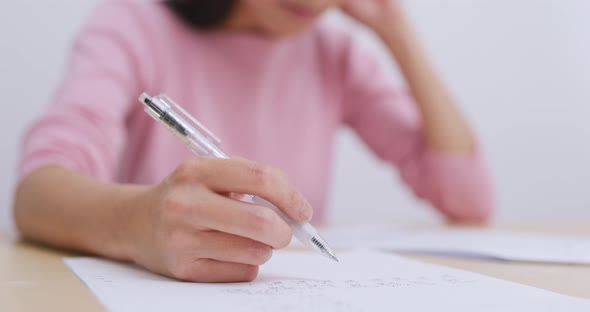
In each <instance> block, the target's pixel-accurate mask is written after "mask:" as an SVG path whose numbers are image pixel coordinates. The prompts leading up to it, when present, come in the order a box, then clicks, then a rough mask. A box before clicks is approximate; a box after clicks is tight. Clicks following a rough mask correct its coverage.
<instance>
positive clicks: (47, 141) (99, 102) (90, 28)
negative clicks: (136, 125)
mask: <svg viewBox="0 0 590 312" xmlns="http://www.w3.org/2000/svg"><path fill="white" fill-rule="evenodd" d="M145 36H146V34H145V28H144V27H142V23H141V19H140V17H139V16H138V13H137V10H135V8H134V7H133V6H132V5H131V2H129V1H105V2H103V3H102V4H101V5H100V6H99V7H98V8H97V9H96V11H95V12H94V15H93V16H92V18H91V19H90V21H89V23H88V24H87V25H86V26H85V27H84V29H83V30H82V32H81V33H80V34H79V35H78V37H77V39H76V40H75V42H74V45H73V49H72V52H71V56H70V60H69V67H68V69H67V71H66V77H65V79H64V81H63V82H62V85H61V87H60V88H59V90H58V92H57V94H56V96H55V97H54V100H53V101H52V103H51V104H50V105H49V107H48V108H47V110H46V112H44V113H43V115H42V116H41V117H40V118H39V119H38V120H36V121H35V122H34V124H33V125H32V126H31V127H30V128H29V130H28V131H27V133H26V134H25V137H24V141H23V144H22V152H21V153H22V156H21V159H20V164H19V180H22V179H24V178H25V177H26V176H27V175H29V174H30V173H31V172H32V171H34V170H35V169H37V168H40V167H43V166H49V165H56V166H62V167H65V168H68V169H72V170H76V171H78V172H81V173H83V174H87V175H90V176H93V177H96V178H98V179H101V180H107V181H109V180H111V181H112V180H114V179H115V178H116V176H117V175H116V172H117V168H118V164H119V160H120V157H121V155H122V151H123V148H124V145H125V140H126V137H127V129H126V118H127V117H128V114H129V112H130V110H131V107H132V105H135V101H136V100H135V99H136V98H137V97H138V95H139V93H140V92H141V91H142V90H141V87H142V86H145V85H146V83H145V81H144V79H145V77H146V74H145V73H144V71H145V69H146V68H148V66H149V64H147V62H146V60H147V56H146V53H147V52H146V51H148V50H147V49H144V48H142V44H144V43H143V42H145V40H144V39H145V38H144V37H145Z"/></svg>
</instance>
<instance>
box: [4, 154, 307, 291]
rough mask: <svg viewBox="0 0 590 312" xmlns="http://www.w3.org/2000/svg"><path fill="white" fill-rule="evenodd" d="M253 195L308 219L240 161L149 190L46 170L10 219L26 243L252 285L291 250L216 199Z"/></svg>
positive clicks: (263, 171) (233, 203)
mask: <svg viewBox="0 0 590 312" xmlns="http://www.w3.org/2000/svg"><path fill="white" fill-rule="evenodd" d="M234 192H235V193H248V194H255V195H259V196H261V197H263V198H266V199H268V200H269V201H270V202H272V203H274V204H275V205H276V206H277V207H280V208H282V209H284V211H285V213H287V214H288V215H289V216H291V217H292V218H294V219H295V220H298V221H309V219H310V218H311V214H312V209H311V207H310V206H309V204H307V202H306V201H305V200H304V199H303V196H302V195H301V194H300V193H299V192H297V191H296V190H295V189H294V188H293V187H292V186H291V185H290V184H289V183H288V181H287V180H286V178H285V175H284V174H282V173H280V172H279V171H277V170H276V169H273V168H271V167H268V166H265V165H261V164H257V163H254V162H250V161H246V160H220V159H207V158H195V159H192V160H190V161H188V162H186V163H184V164H183V165H181V166H179V167H178V168H177V169H176V171H175V172H173V173H172V174H171V175H170V176H169V177H168V178H166V179H165V180H164V181H163V182H162V183H161V184H160V185H157V186H132V185H116V184H109V183H103V182H98V181H97V180H95V179H93V178H90V177H87V176H84V175H81V174H79V173H77V172H75V171H71V170H68V169H64V168H61V167H44V168H41V169H38V170H35V171H34V172H33V173H32V174H30V175H29V176H28V177H26V178H25V179H24V180H23V182H22V183H21V184H20V186H19V187H18V189H17V194H16V198H15V205H14V213H15V220H16V224H17V227H18V228H19V230H20V232H21V233H22V234H23V235H24V236H25V237H27V238H29V239H33V240H35V241H40V242H44V243H47V244H51V245H55V246H59V247H62V248H70V249H74V250H80V251H85V252H90V253H94V254H97V255H102V256H106V257H110V258H114V259H119V260H123V261H133V262H136V263H138V264H140V265H142V266H144V267H146V268H148V269H150V270H152V271H154V272H157V273H161V274H164V275H168V276H171V277H175V278H178V279H181V280H188V281H197V282H236V281H251V280H253V279H254V278H255V277H256V275H257V273H258V266H259V265H262V264H263V263H265V262H266V261H267V260H268V259H269V258H270V256H271V254H272V248H282V247H285V246H286V245H288V244H289V242H290V240H291V229H290V227H289V226H288V225H287V224H286V223H285V222H284V221H283V220H282V219H281V218H280V217H279V216H278V215H277V214H276V213H275V212H274V211H272V210H270V209H269V208H266V207H259V206H255V205H252V204H248V203H244V202H241V201H238V200H235V199H231V198H229V197H226V196H223V195H220V194H231V193H234Z"/></svg>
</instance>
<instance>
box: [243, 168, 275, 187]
mask: <svg viewBox="0 0 590 312" xmlns="http://www.w3.org/2000/svg"><path fill="white" fill-rule="evenodd" d="M248 169H249V171H250V173H251V174H252V175H253V176H254V180H255V183H256V186H257V187H258V188H259V189H260V191H261V192H263V193H267V192H270V191H271V190H272V188H273V185H274V184H275V181H276V169H275V168H273V167H271V166H269V165H266V164H260V163H254V164H252V165H250V167H249V168H248Z"/></svg>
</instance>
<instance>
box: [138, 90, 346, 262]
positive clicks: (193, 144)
mask: <svg viewBox="0 0 590 312" xmlns="http://www.w3.org/2000/svg"><path fill="white" fill-rule="evenodd" d="M139 101H140V102H141V103H142V104H143V105H144V108H145V111H146V112H147V113H148V114H149V115H150V116H152V117H153V118H154V119H155V120H156V121H158V122H159V123H160V124H162V125H163V126H164V127H165V128H167V129H168V130H170V131H172V133H174V134H175V135H176V136H177V137H178V138H179V139H181V140H182V141H183V142H184V143H185V144H186V145H187V146H188V147H189V148H190V149H191V150H192V151H193V152H194V153H195V154H197V155H199V156H208V157H217V158H225V159H229V158H230V157H229V156H228V155H227V154H226V153H224V152H223V151H222V150H221V149H220V148H219V145H220V144H221V140H220V139H219V138H218V137H216V136H215V135H214V134H213V133H212V132H211V131H209V129H207V128H205V126H203V125H202V124H201V123H200V122H198V121H197V120H195V118H193V117H192V116H191V115H189V114H188V113H187V112H186V111H185V110H184V109H183V108H182V107H180V105H178V104H176V103H175V102H174V101H173V100H172V99H170V98H169V97H167V96H166V95H159V96H154V97H152V96H150V95H149V94H147V93H143V94H142V95H141V96H140V97H139ZM247 196H250V197H251V199H252V201H253V202H254V203H256V204H258V205H262V206H266V207H269V208H271V209H272V210H273V211H274V212H276V213H277V214H278V215H279V216H280V217H281V218H283V220H285V222H287V223H288V224H289V226H291V229H292V230H293V236H295V237H296V238H297V239H298V240H299V241H300V242H301V243H302V244H304V245H307V246H309V247H311V248H313V249H315V250H317V251H319V252H320V253H322V254H323V255H325V256H326V257H328V258H330V259H332V260H334V261H338V258H336V255H335V254H334V252H333V251H332V250H331V249H330V247H328V244H327V243H326V241H325V240H324V239H323V238H322V237H321V236H320V234H318V231H317V230H316V229H315V228H314V227H313V226H312V225H311V224H309V223H300V222H297V221H295V220H293V219H291V218H290V217H289V216H287V215H286V214H285V213H284V212H283V211H281V209H279V208H277V207H276V206H275V205H273V204H271V203H269V202H268V201H266V200H264V199H263V198H261V197H258V196H253V195H247Z"/></svg>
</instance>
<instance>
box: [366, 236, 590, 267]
mask: <svg viewBox="0 0 590 312" xmlns="http://www.w3.org/2000/svg"><path fill="white" fill-rule="evenodd" d="M368 243H369V244H370V245H371V246H372V247H385V248H387V249H391V250H394V251H397V252H409V253H427V254H434V255H436V254H442V255H445V256H449V255H451V256H458V257H476V258H489V259H498V260H507V261H525V262H547V263H564V264H590V239H584V238H581V237H573V236H558V235H545V234H534V233H518V232H508V231H497V230H485V229H484V230H479V229H441V230H400V231H391V232H390V233H388V234H387V236H385V237H384V238H383V239H382V240H381V242H375V240H371V241H368Z"/></svg>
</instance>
